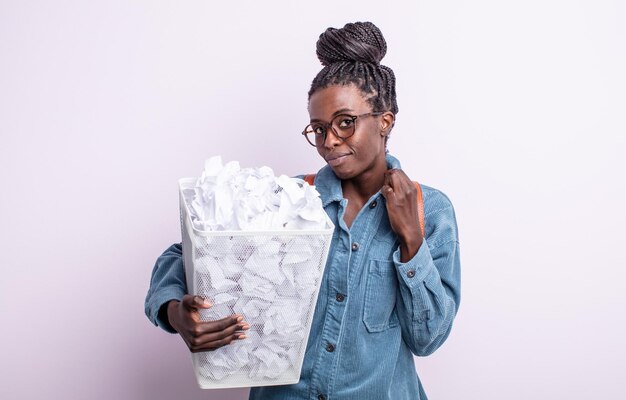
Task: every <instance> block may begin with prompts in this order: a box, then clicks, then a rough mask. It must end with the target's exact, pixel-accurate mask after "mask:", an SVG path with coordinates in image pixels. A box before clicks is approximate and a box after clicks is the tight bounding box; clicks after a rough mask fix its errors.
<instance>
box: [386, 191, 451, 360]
mask: <svg viewBox="0 0 626 400" xmlns="http://www.w3.org/2000/svg"><path fill="white" fill-rule="evenodd" d="M446 200H447V198H446ZM447 201H448V204H449V200H447ZM425 218H426V221H427V222H428V225H430V228H431V229H430V230H431V233H430V235H429V236H428V237H427V238H426V239H425V240H424V242H423V243H422V245H421V246H420V248H419V250H418V252H417V254H415V256H414V257H413V258H412V259H411V260H409V261H408V262H406V263H403V262H401V261H400V259H401V258H400V249H399V248H398V249H396V250H395V252H394V254H393V262H394V264H395V267H396V271H397V275H398V281H399V291H398V299H397V301H396V307H397V312H398V317H399V320H400V325H401V328H402V336H403V339H404V341H405V342H406V343H407V345H408V346H409V348H410V349H411V351H412V352H413V353H414V354H415V355H418V356H427V355H429V354H432V353H433V352H434V351H435V350H437V349H438V348H439V346H441V345H442V344H443V342H444V341H445V340H446V338H447V337H448V335H449V334H450V330H451V328H452V322H453V320H454V317H455V315H456V313H457V311H458V308H459V303H460V300H461V296H460V294H461V292H460V288H461V265H460V257H459V241H458V235H457V226H456V219H455V215H454V209H453V208H452V204H449V206H448V207H446V208H444V209H440V210H438V211H436V212H432V213H429V214H427V215H426V217H425Z"/></svg>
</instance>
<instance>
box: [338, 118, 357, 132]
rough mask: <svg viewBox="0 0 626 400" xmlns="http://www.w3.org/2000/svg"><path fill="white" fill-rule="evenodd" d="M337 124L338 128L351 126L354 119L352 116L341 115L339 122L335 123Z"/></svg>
mask: <svg viewBox="0 0 626 400" xmlns="http://www.w3.org/2000/svg"><path fill="white" fill-rule="evenodd" d="M337 126H338V127H339V128H340V129H348V128H352V126H354V119H352V117H348V116H346V117H341V118H340V119H339V124H337Z"/></svg>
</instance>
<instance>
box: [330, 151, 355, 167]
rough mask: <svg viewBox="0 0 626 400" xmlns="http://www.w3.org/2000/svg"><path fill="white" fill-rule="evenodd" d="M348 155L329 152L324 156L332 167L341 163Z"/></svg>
mask: <svg viewBox="0 0 626 400" xmlns="http://www.w3.org/2000/svg"><path fill="white" fill-rule="evenodd" d="M349 155H350V153H331V154H328V155H326V157H324V158H325V159H326V162H327V163H328V164H330V165H331V166H333V167H334V166H337V165H339V164H341V163H343V162H344V161H345V160H346V158H347V157H348V156H349Z"/></svg>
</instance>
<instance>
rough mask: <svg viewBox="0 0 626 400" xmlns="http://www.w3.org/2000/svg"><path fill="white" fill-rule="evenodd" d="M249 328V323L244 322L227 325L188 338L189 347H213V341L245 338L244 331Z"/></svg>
mask: <svg viewBox="0 0 626 400" xmlns="http://www.w3.org/2000/svg"><path fill="white" fill-rule="evenodd" d="M248 329H250V325H248V324H246V323H240V324H237V325H232V326H229V327H228V328H226V329H224V330H221V331H218V332H211V333H206V334H204V335H201V336H196V337H192V338H190V339H189V344H190V347H191V348H193V349H207V348H211V347H214V343H215V342H219V341H221V340H224V339H229V338H231V337H234V338H236V339H245V338H246V334H245V332H244V331H246V330H248Z"/></svg>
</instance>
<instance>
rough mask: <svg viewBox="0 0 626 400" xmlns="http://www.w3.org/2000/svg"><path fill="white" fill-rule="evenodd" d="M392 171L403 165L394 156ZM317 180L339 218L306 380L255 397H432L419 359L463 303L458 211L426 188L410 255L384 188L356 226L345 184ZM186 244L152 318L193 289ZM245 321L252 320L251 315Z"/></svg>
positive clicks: (169, 268)
mask: <svg viewBox="0 0 626 400" xmlns="http://www.w3.org/2000/svg"><path fill="white" fill-rule="evenodd" d="M387 164H388V166H389V168H400V163H399V162H398V160H396V159H395V158H394V157H392V156H389V155H388V156H387ZM315 185H316V188H317V190H318V191H319V193H320V195H321V199H322V203H323V206H324V209H325V210H326V212H327V213H328V215H329V217H330V219H331V220H332V221H333V223H334V224H335V227H336V228H335V232H334V234H333V239H332V242H331V247H330V253H329V256H328V261H327V263H326V269H325V271H324V276H323V278H322V283H321V287H320V293H319V296H318V300H317V304H316V307H315V313H314V316H313V322H312V327H311V332H310V335H309V341H308V344H307V349H306V353H305V356H304V362H303V365H302V372H301V375H300V381H299V382H298V383H296V384H293V385H284V386H266V387H258V388H252V389H251V391H250V399H255V400H256V399H277V400H278V399H280V400H290V399H294V400H295V399H298V400H300V399H310V400H324V399H326V400H330V399H362V400H368V399H372V400H373V399H376V400H378V399H394V400H396V399H426V395H425V393H424V390H423V388H422V386H421V383H420V381H419V378H418V376H417V373H416V371H415V364H414V361H413V355H418V356H426V355H429V354H431V353H432V352H434V351H435V350H436V349H437V348H438V347H439V346H441V344H442V343H443V342H444V341H445V340H446V338H447V337H448V335H449V334H450V329H451V328H452V321H453V319H454V316H455V315H456V312H457V310H458V307H459V301H460V259H459V241H458V233H457V226H456V220H455V215H454V210H453V208H452V204H451V203H450V200H449V199H448V198H447V197H446V196H445V195H444V194H443V193H441V192H440V191H438V190H436V189H433V188H430V187H428V186H425V185H422V193H423V199H424V214H425V217H424V219H425V230H426V232H425V241H424V242H423V243H422V245H421V247H420V249H419V251H418V252H417V254H416V255H415V256H414V257H413V258H412V259H411V260H409V261H408V262H406V263H403V262H401V261H400V249H399V243H398V239H397V236H396V235H395V233H394V232H393V231H392V229H391V226H390V224H389V219H388V216H387V210H386V207H385V198H384V197H383V196H382V194H381V193H380V192H378V193H376V194H374V195H373V196H372V197H371V198H370V199H369V200H368V201H367V203H366V204H365V205H364V206H363V208H362V209H361V210H360V211H359V213H358V215H357V216H356V218H355V219H354V221H353V223H352V226H351V227H350V228H348V227H347V226H346V224H345V222H344V219H343V216H344V213H345V210H346V208H347V200H346V199H344V198H343V194H342V189H341V181H340V180H339V179H338V178H337V177H336V176H335V174H334V173H333V171H332V170H331V169H330V167H328V166H325V167H324V168H322V169H321V170H320V171H319V172H318V174H317V176H316V178H315ZM186 291H187V289H186V285H185V276H184V269H183V265H182V258H181V248H180V245H174V246H172V247H170V248H169V249H168V250H166V251H165V253H163V254H162V255H161V256H160V257H159V259H158V260H157V263H156V265H155V267H154V270H153V272H152V280H151V285H150V289H149V291H148V295H147V297H146V315H147V316H148V318H149V319H150V320H151V321H152V322H153V323H155V324H156V325H158V326H160V327H162V328H163V329H165V330H167V331H169V332H173V330H172V328H171V327H170V326H169V324H167V322H166V321H161V320H160V319H159V315H158V312H159V308H160V307H161V305H163V304H165V303H167V302H168V301H169V300H172V299H181V298H182V296H183V295H184V294H185V293H186ZM244 318H245V316H244Z"/></svg>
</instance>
